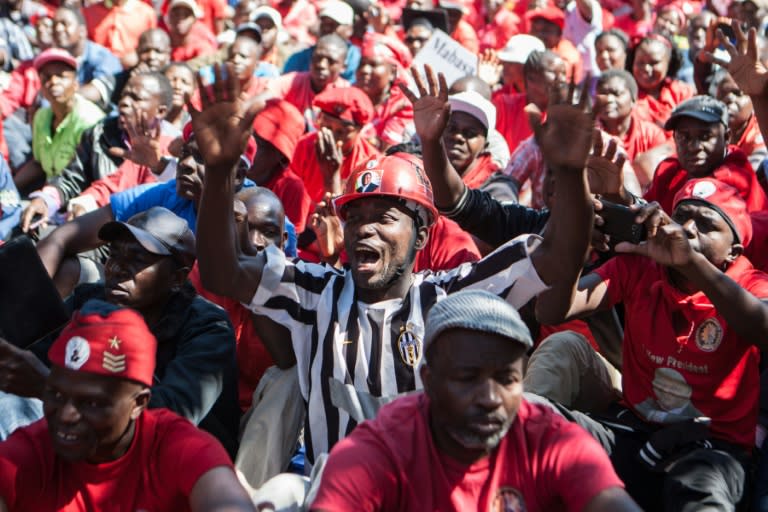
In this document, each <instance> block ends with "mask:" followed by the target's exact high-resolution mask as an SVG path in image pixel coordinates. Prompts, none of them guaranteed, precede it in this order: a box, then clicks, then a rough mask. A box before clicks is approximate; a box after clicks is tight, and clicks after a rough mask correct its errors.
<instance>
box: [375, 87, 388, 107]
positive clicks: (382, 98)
mask: <svg viewBox="0 0 768 512" xmlns="http://www.w3.org/2000/svg"><path fill="white" fill-rule="evenodd" d="M387 98H389V89H387V90H383V91H381V92H380V93H379V94H377V95H376V97H375V98H371V102H372V103H373V105H374V106H376V107H378V106H379V105H381V104H382V103H384V102H385V101H387Z"/></svg>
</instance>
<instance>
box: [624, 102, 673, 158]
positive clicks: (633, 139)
mask: <svg viewBox="0 0 768 512" xmlns="http://www.w3.org/2000/svg"><path fill="white" fill-rule="evenodd" d="M631 117H632V121H631V123H630V125H629V130H628V131H627V134H626V135H625V136H624V137H618V139H619V141H620V142H621V145H622V147H623V148H624V151H626V152H627V157H628V159H629V161H630V162H632V161H634V159H635V157H636V156H637V155H639V154H640V153H645V152H646V151H648V150H650V149H652V148H655V147H657V146H661V145H662V144H666V143H667V142H669V138H668V137H667V134H666V132H665V131H664V130H662V129H661V128H659V127H658V125H656V124H655V123H652V122H650V121H643V120H642V119H640V118H639V117H638V116H637V115H636V114H635V113H632V116H631Z"/></svg>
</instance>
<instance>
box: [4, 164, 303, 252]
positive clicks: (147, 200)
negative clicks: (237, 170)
mask: <svg viewBox="0 0 768 512" xmlns="http://www.w3.org/2000/svg"><path fill="white" fill-rule="evenodd" d="M255 185H256V184H255V183H254V182H252V181H251V180H249V179H247V178H246V179H245V181H244V182H243V187H244V188H248V187H253V186H255ZM109 205H110V207H111V208H112V215H113V216H114V217H115V220H117V221H120V222H125V221H127V220H128V219H130V218H131V217H133V216H134V215H136V214H137V213H140V212H143V211H145V210H149V209H150V208H152V207H153V206H162V207H164V208H168V209H169V210H171V211H172V212H173V213H175V214H176V215H178V216H179V217H181V218H182V219H184V220H186V221H187V224H188V225H189V228H190V229H191V230H192V232H196V231H197V208H196V206H195V203H194V202H193V201H190V200H189V199H185V198H183V197H179V196H178V195H177V194H176V180H175V179H173V180H169V181H166V182H165V183H147V184H146V185H139V186H138V187H133V188H129V189H128V190H123V191H122V192H117V193H116V194H112V196H111V197H110V198H109ZM17 222H18V221H17ZM285 230H286V231H287V232H288V242H287V243H286V244H285V249H284V251H283V252H285V254H286V256H288V257H291V258H293V257H296V228H295V227H294V226H293V224H292V223H291V221H290V220H289V219H288V217H286V218H285Z"/></svg>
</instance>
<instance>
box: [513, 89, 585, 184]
mask: <svg viewBox="0 0 768 512" xmlns="http://www.w3.org/2000/svg"><path fill="white" fill-rule="evenodd" d="M589 83H590V80H589V77H587V79H585V80H584V86H583V89H582V91H581V94H580V97H579V101H578V103H576V104H574V96H575V93H576V85H575V84H574V83H573V82H571V83H570V86H569V89H568V94H567V96H566V98H565V100H563V99H562V95H561V94H560V91H559V87H556V86H554V87H552V88H551V90H550V94H549V104H548V106H547V121H546V122H545V123H542V117H543V114H542V112H541V111H540V110H539V108H538V107H537V106H536V105H535V104H533V103H531V104H528V105H526V107H525V111H526V113H527V114H528V122H529V123H530V125H531V128H533V133H534V136H535V137H536V143H537V144H538V145H539V148H540V149H541V154H542V156H543V157H544V161H545V162H546V164H547V165H548V166H549V168H550V169H551V170H552V171H554V172H557V171H559V170H576V169H579V170H581V169H584V167H585V166H586V163H587V157H588V156H589V152H590V150H591V148H592V138H593V136H594V132H595V118H594V115H593V114H592V112H591V111H590V108H589V90H588V88H589Z"/></svg>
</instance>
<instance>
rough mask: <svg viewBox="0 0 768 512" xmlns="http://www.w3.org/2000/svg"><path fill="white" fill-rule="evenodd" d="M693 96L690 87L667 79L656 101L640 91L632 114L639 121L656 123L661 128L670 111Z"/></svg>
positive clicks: (693, 92) (692, 90)
mask: <svg viewBox="0 0 768 512" xmlns="http://www.w3.org/2000/svg"><path fill="white" fill-rule="evenodd" d="M694 94H695V91H694V89H693V87H691V86H690V85H688V84H686V83H684V82H681V81H679V80H671V79H669V78H667V79H665V80H664V82H662V84H661V89H660V90H659V97H658V99H657V98H654V97H653V96H651V95H649V94H648V93H647V92H645V91H643V90H640V92H639V94H638V98H637V104H636V106H635V110H634V112H635V114H636V115H637V117H638V118H639V119H642V120H644V121H650V122H652V123H656V124H657V125H659V126H660V127H662V128H663V127H664V123H666V122H667V119H669V115H670V114H671V113H672V110H674V108H675V107H676V106H678V105H679V104H680V103H682V102H683V101H685V100H687V99H688V98H691V97H693V95H694Z"/></svg>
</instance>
